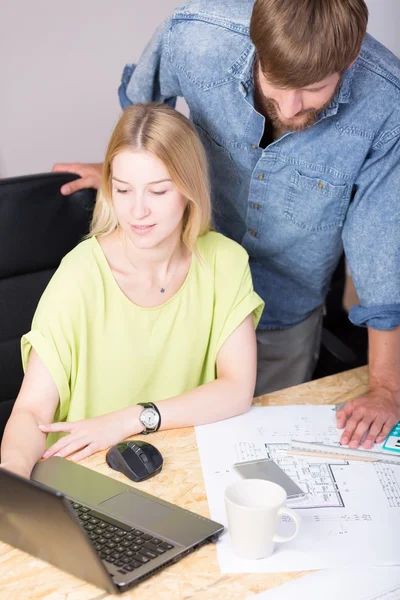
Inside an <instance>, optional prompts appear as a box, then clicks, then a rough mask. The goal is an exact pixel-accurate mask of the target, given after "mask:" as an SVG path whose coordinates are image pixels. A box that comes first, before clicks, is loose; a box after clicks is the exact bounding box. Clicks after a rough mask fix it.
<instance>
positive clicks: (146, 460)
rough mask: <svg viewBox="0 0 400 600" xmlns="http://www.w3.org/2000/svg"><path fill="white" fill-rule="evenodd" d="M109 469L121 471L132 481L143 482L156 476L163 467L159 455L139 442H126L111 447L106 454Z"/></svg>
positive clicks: (156, 451) (146, 444) (145, 443)
mask: <svg viewBox="0 0 400 600" xmlns="http://www.w3.org/2000/svg"><path fill="white" fill-rule="evenodd" d="M106 461H107V464H108V466H109V467H111V468H112V469H114V470H115V471H121V473H123V474H124V475H126V477H128V478H129V479H132V481H144V480H145V479H149V477H153V475H157V473H159V472H160V471H161V469H162V466H163V457H162V456H161V453H160V452H159V451H158V450H157V448H155V447H154V446H152V445H151V444H149V443H148V442H142V441H141V440H128V441H126V442H120V443H119V444H116V445H115V446H112V447H111V448H110V449H109V451H108V452H107V454H106Z"/></svg>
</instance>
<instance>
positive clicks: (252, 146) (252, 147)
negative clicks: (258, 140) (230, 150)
mask: <svg viewBox="0 0 400 600" xmlns="http://www.w3.org/2000/svg"><path fill="white" fill-rule="evenodd" d="M250 148H251V149H252V150H256V149H257V148H258V146H256V145H255V144H252V145H251V146H250Z"/></svg>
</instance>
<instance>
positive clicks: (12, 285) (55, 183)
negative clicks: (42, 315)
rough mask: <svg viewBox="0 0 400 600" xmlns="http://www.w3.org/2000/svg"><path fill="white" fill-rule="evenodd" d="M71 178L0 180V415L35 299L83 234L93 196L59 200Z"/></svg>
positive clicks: (12, 390)
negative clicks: (63, 186) (62, 188)
mask: <svg viewBox="0 0 400 600" xmlns="http://www.w3.org/2000/svg"><path fill="white" fill-rule="evenodd" d="M73 179H76V176H75V175H71V174H67V173H46V174H42V175H28V176H24V177H13V178H10V179H1V180H0V410H1V404H2V402H5V401H8V404H9V405H10V404H11V405H12V403H13V401H14V400H15V398H16V396H17V394H18V391H19V388H20V385H21V382H22V378H23V372H22V366H21V352H20V340H21V336H22V335H23V334H24V333H26V332H27V331H29V329H30V327H31V321H32V317H33V314H34V312H35V309H36V306H37V304H38V301H39V299H40V296H41V295H42V293H43V291H44V289H45V287H46V285H47V284H48V282H49V280H50V278H51V276H52V275H53V273H54V271H55V270H56V269H57V267H58V265H59V264H60V261H61V259H62V258H63V256H65V254H67V252H69V251H70V250H72V248H73V247H74V246H76V244H77V243H78V242H80V241H81V239H82V237H83V236H84V235H85V234H86V233H87V232H88V230H89V224H90V220H91V217H92V211H93V207H94V201H95V196H96V191H95V190H92V189H90V190H83V191H80V192H76V193H75V194H72V195H70V196H63V195H61V193H60V187H61V185H63V184H64V183H67V182H68V181H72V180H73ZM0 429H1V428H0ZM1 433H2V432H1V431H0V438H1Z"/></svg>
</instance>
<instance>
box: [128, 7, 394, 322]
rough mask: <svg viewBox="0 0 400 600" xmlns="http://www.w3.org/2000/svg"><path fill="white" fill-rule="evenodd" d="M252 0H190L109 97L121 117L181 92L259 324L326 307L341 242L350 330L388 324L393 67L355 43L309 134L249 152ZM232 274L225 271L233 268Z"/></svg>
mask: <svg viewBox="0 0 400 600" xmlns="http://www.w3.org/2000/svg"><path fill="white" fill-rule="evenodd" d="M252 6H253V0H218V2H215V0H194V1H192V2H188V3H187V4H186V5H184V6H183V7H181V8H179V9H177V10H176V11H175V13H174V14H173V16H172V17H171V18H169V19H167V20H166V21H165V22H164V23H163V24H162V25H161V26H160V27H159V28H158V30H157V31H156V32H155V34H154V36H153V38H152V39H151V41H150V42H149V44H148V45H147V47H146V49H145V50H144V52H143V54H142V57H141V59H140V61H139V63H138V64H137V65H133V64H130V65H127V66H126V67H125V70H124V72H123V76H122V83H121V86H120V89H119V97H120V102H121V105H122V107H123V108H125V107H126V106H128V105H129V104H132V103H138V102H150V101H157V102H167V103H169V104H170V105H172V106H174V105H175V101H176V97H177V96H183V97H184V98H185V100H186V102H187V104H188V106H189V110H190V118H191V120H192V122H193V123H194V125H195V127H196V129H197V131H198V133H199V135H200V138H201V140H202V142H203V144H204V146H205V149H206V152H207V156H208V161H209V166H210V176H211V184H212V201H213V215H214V224H215V226H216V228H217V230H218V231H220V232H222V233H224V234H225V235H227V236H229V237H230V238H232V239H234V240H236V241H237V242H239V243H240V244H242V245H243V246H244V248H246V250H247V252H248V254H249V256H250V266H251V270H252V275H253V282H254V287H255V289H256V291H257V292H258V294H260V296H261V297H262V298H263V299H264V301H265V303H266V307H265V310H264V314H263V317H262V319H261V323H260V329H282V328H286V327H290V326H292V325H295V324H297V323H299V322H301V321H302V320H304V319H305V318H306V317H307V316H308V315H309V314H310V313H311V312H312V311H313V310H314V309H315V308H316V307H318V306H320V305H321V304H323V302H324V298H325V295H326V293H327V291H328V288H329V284H330V280H331V277H332V274H333V271H334V269H335V267H336V265H337V262H338V260H339V257H340V256H341V253H342V251H343V247H344V250H345V253H346V256H347V260H348V263H349V267H350V271H351V275H352V277H353V281H354V284H355V287H356V290H357V293H358V296H359V298H360V305H359V306H355V307H353V308H352V309H351V311H350V319H351V320H352V322H353V323H355V324H358V325H366V326H368V327H372V328H374V329H381V330H389V329H393V328H395V327H396V326H397V325H399V324H400V274H399V271H400V202H399V195H400V61H399V60H398V59H397V58H396V57H395V56H394V55H393V54H391V53H390V52H389V50H387V49H386V48H385V47H383V46H382V45H381V44H380V43H378V42H377V41H376V40H374V39H373V38H372V37H371V36H369V35H367V36H366V38H365V40H364V43H363V46H362V50H361V53H360V56H359V57H358V60H357V61H356V63H355V64H354V65H353V66H352V67H351V68H350V69H349V70H348V71H347V72H346V73H345V74H344V76H343V79H342V82H341V86H340V88H339V90H338V92H337V93H336V96H335V97H334V98H333V100H332V102H331V104H330V105H329V106H328V108H326V109H325V110H324V111H323V112H322V113H320V115H319V117H318V121H317V123H316V124H315V125H313V126H312V127H310V128H308V129H306V130H304V131H302V132H298V133H297V132H296V133H290V132H287V133H286V134H284V135H283V136H282V137H280V138H279V139H277V140H276V141H274V142H273V143H271V144H270V145H269V146H267V147H266V148H265V149H262V148H260V147H259V143H260V140H261V138H262V135H263V130H264V122H265V121H264V117H263V116H262V115H261V114H259V113H258V112H257V111H256V109H255V108H254V79H253V67H254V59H255V50H254V46H253V45H252V43H251V41H250V37H249V22H250V16H251V10H252ZM234 268H235V265H234V264H232V269H234Z"/></svg>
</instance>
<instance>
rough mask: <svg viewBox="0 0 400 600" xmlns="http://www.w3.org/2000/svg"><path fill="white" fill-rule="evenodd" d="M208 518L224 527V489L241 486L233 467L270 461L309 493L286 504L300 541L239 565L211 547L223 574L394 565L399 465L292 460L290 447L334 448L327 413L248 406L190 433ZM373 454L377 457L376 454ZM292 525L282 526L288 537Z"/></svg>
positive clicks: (324, 409)
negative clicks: (296, 443) (295, 515)
mask: <svg viewBox="0 0 400 600" xmlns="http://www.w3.org/2000/svg"><path fill="white" fill-rule="evenodd" d="M196 435H197V442H198V446H199V452H200V458H201V464H202V468H203V473H204V479H205V483H206V489H207V496H208V501H209V506H210V513H211V518H212V519H215V520H216V521H219V522H221V523H224V524H225V525H226V514H225V504H224V491H225V488H226V487H227V486H228V485H229V484H230V483H233V482H234V481H237V480H238V479H240V476H239V475H238V474H236V472H235V471H234V470H233V468H232V466H233V464H234V463H236V462H241V461H246V460H250V459H257V458H267V457H270V458H272V459H273V460H274V461H275V462H276V463H277V464H279V466H280V467H281V468H282V469H283V470H284V471H285V472H286V473H287V474H288V475H289V476H290V477H291V478H292V479H293V480H294V481H295V482H296V483H297V484H298V485H299V486H300V487H301V488H302V489H303V491H305V492H307V497H306V498H305V499H301V500H297V501H292V502H290V503H288V506H290V507H291V508H294V509H297V510H298V512H299V515H300V517H301V519H302V527H301V529H300V533H299V535H298V536H297V537H296V538H295V539H294V540H293V541H292V542H290V543H288V544H277V546H276V550H275V553H274V554H273V556H271V557H270V558H268V559H265V560H258V561H245V560H243V559H239V558H237V557H236V556H235V555H234V554H233V553H232V552H231V547H230V539H229V533H225V534H224V535H223V536H222V538H221V540H220V542H219V543H218V545H217V549H218V558H219V562H220V566H221V571H222V572H224V573H227V572H264V571H300V570H311V569H319V568H332V567H348V566H349V565H363V566H365V565H377V566H378V565H381V566H384V565H400V544H399V543H398V533H397V532H398V531H400V466H399V465H388V464H385V463H367V462H360V461H350V462H349V461H347V460H343V459H340V458H338V459H336V458H335V459H328V458H321V457H315V458H314V457H310V456H290V455H288V454H287V449H288V447H289V444H290V442H291V440H293V439H297V440H302V441H310V442H318V443H324V444H337V443H338V442H339V437H340V432H339V431H338V430H337V428H336V419H335V412H334V410H333V408H332V407H331V406H281V407H254V408H252V409H251V410H250V411H249V412H248V413H246V414H244V415H240V416H238V417H235V418H233V419H228V420H226V421H221V422H219V423H213V424H211V425H202V426H200V427H196ZM374 450H375V451H376V450H379V447H375V448H374ZM292 526H293V524H292V523H291V522H290V520H289V519H286V520H283V521H282V522H281V528H280V533H282V534H284V535H286V534H288V533H289V532H290V531H291V528H292Z"/></svg>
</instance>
